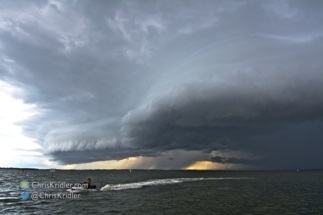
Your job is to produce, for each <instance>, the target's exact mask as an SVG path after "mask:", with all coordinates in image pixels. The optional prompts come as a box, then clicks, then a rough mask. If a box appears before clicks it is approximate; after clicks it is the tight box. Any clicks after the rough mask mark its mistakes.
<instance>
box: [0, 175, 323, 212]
mask: <svg viewBox="0 0 323 215" xmlns="http://www.w3.org/2000/svg"><path fill="white" fill-rule="evenodd" d="M54 176H55V177H54V178H51V175H50V173H49V170H25V171H24V172H22V171H21V170H5V169H2V170H0V192H1V193H0V214H91V215H94V214H194V215H195V214H230V215H231V214H323V171H300V172H296V171H295V172H294V171H285V172H283V171H279V172H274V171H270V172H244V171H177V170H176V171H175V170H174V171H159V170H134V171H133V172H132V177H130V176H129V171H121V170H74V171H73V170H56V172H55V175H54ZM89 177H90V178H91V179H92V183H93V184H95V185H96V186H97V188H98V189H99V190H100V191H97V192H82V193H79V194H78V198H74V199H71V198H67V197H64V198H63V197H61V198H59V197H58V196H56V197H53V196H51V197H48V198H44V195H45V194H57V193H61V194H64V193H66V190H67V189H66V187H64V188H53V187H46V185H50V183H52V186H58V185H62V184H63V185H65V186H67V184H69V183H75V182H84V181H86V179H87V178H89ZM22 180H27V181H28V182H29V188H28V189H27V191H28V192H29V193H30V194H32V193H33V195H34V193H36V192H37V193H36V194H37V195H39V194H40V193H42V194H41V195H42V197H43V198H42V199H41V198H40V197H39V196H38V200H33V199H31V195H30V196H29V197H28V199H26V200H22V199H21V197H20V194H21V193H23V192H25V190H23V189H22V188H20V186H19V185H20V182H21V181H22ZM33 182H34V184H32V183H33ZM36 182H37V183H39V184H42V185H43V187H42V188H33V187H32V185H35V183H36ZM64 183H65V184H64ZM75 195H76V194H75ZM48 196H49V195H48Z"/></svg>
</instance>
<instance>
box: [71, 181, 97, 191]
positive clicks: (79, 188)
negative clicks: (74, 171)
mask: <svg viewBox="0 0 323 215" xmlns="http://www.w3.org/2000/svg"><path fill="white" fill-rule="evenodd" d="M91 191H99V190H98V189H96V185H95V184H93V185H92V186H91V188H88V187H87V184H86V183H75V184H74V186H73V187H71V189H68V190H67V192H71V193H81V192H91Z"/></svg>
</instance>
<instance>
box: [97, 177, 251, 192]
mask: <svg viewBox="0 0 323 215" xmlns="http://www.w3.org/2000/svg"><path fill="white" fill-rule="evenodd" d="M237 179H251V178H213V177H210V178H172V179H154V180H149V181H142V182H135V183H126V184H107V185H105V186H104V187H102V188H101V191H108V190H125V189H138V188H142V187H144V186H158V185H166V184H177V183H182V182H189V181H207V180H237Z"/></svg>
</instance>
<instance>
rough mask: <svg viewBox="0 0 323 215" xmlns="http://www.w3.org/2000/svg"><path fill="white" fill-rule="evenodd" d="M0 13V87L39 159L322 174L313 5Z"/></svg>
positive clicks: (17, 5) (80, 5) (320, 32)
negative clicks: (183, 157)
mask: <svg viewBox="0 0 323 215" xmlns="http://www.w3.org/2000/svg"><path fill="white" fill-rule="evenodd" d="M0 5H1V6H0V8H1V9H0V50H1V52H0V80H2V81H4V82H6V83H9V84H11V85H13V86H16V87H17V88H19V89H21V91H17V92H13V96H14V97H16V98H19V99H22V100H23V101H24V102H25V103H28V104H35V105H36V107H37V110H38V112H37V114H35V115H34V116H33V117H31V118H29V119H28V120H25V121H22V122H20V126H22V128H23V131H24V134H25V135H27V136H29V137H31V138H34V139H35V141H36V142H37V143H38V144H39V145H41V146H42V147H43V153H44V154H45V155H48V156H50V157H51V159H52V160H54V161H57V162H60V163H62V164H75V163H86V162H92V161H103V160H115V159H117V160H118V159H124V158H128V157H136V156H144V157H158V156H161V155H165V156H167V153H170V154H172V151H174V150H175V151H176V150H180V151H181V152H182V153H184V154H185V152H187V156H190V155H191V153H190V152H191V151H198V152H201V153H203V154H204V155H205V156H204V157H203V158H202V157H201V156H197V157H196V159H198V160H208V161H212V162H216V163H231V164H244V165H252V166H257V167H259V168H323V157H322V154H323V142H322V141H323V135H322V130H323V121H322V118H323V61H322V56H323V28H322V23H323V16H322V9H323V4H322V2H321V1H314V0H313V1H268V2H267V1H266V2H263V1H205V2H195V1H176V2H172V1H152V2H142V1H73V2H72V1H71V2H62V1H33V2H24V1H21V2H17V1H14V2H13V1H2V2H1V3H0ZM168 158H169V156H168V157H167V159H168ZM187 160H188V161H189V162H192V159H190V158H187ZM168 161H169V162H171V163H175V162H176V157H172V160H168ZM181 165H183V167H184V166H185V165H187V164H184V163H181ZM161 167H162V166H161Z"/></svg>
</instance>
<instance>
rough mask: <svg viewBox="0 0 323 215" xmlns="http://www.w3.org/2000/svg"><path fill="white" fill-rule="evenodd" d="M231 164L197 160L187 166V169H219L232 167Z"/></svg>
mask: <svg viewBox="0 0 323 215" xmlns="http://www.w3.org/2000/svg"><path fill="white" fill-rule="evenodd" d="M230 167H232V165H230V164H219V163H213V162H211V161H196V162H194V163H193V164H191V165H189V166H188V167H186V168H185V169H186V170H218V169H230Z"/></svg>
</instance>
